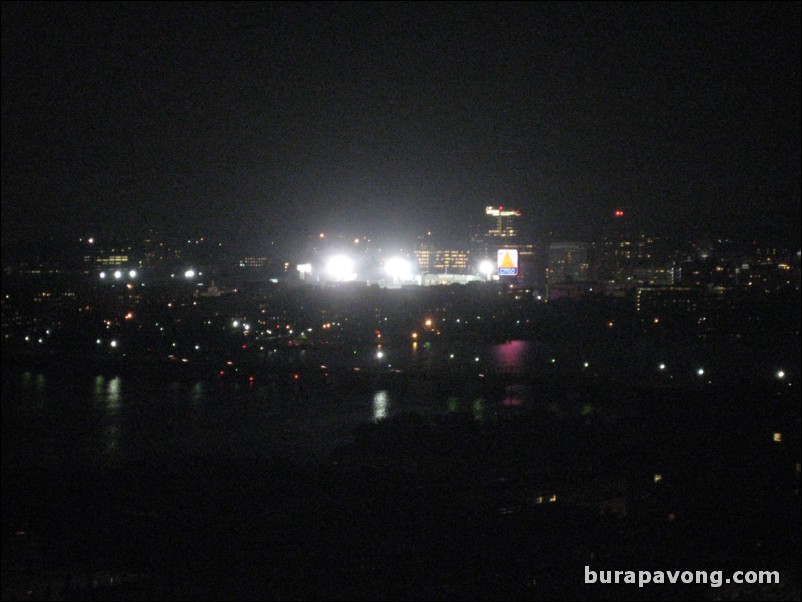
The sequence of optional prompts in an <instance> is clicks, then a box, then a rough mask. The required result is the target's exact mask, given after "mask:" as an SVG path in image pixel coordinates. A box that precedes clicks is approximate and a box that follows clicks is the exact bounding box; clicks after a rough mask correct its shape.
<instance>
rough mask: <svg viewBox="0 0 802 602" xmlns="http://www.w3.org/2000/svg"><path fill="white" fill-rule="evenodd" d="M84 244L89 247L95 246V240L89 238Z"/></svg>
mask: <svg viewBox="0 0 802 602" xmlns="http://www.w3.org/2000/svg"><path fill="white" fill-rule="evenodd" d="M86 242H88V243H89V244H90V245H93V244H95V239H94V238H91V237H90V238H89V239H87V241H86Z"/></svg>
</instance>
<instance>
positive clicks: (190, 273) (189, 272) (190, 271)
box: [184, 268, 195, 280]
mask: <svg viewBox="0 0 802 602" xmlns="http://www.w3.org/2000/svg"><path fill="white" fill-rule="evenodd" d="M194 277H195V270H193V269H192V268H190V269H188V270H187V271H186V272H184V278H186V279H187V280H192V279H193V278H194Z"/></svg>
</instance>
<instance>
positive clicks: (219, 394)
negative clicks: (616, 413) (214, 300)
mask: <svg viewBox="0 0 802 602" xmlns="http://www.w3.org/2000/svg"><path fill="white" fill-rule="evenodd" d="M404 347H405V350H406V353H407V354H408V357H407V358H403V357H400V358H399V365H400V366H403V368H404V371H405V372H406V371H407V369H408V368H410V367H414V366H415V363H416V362H417V365H418V366H419V367H420V368H421V371H420V372H417V373H410V374H409V375H408V376H405V377H404V380H403V381H400V382H402V384H401V385H398V386H396V385H392V386H389V387H388V386H387V385H379V386H381V388H379V386H376V388H375V389H374V390H372V391H368V392H367V393H368V395H369V397H368V398H367V399H368V400H369V403H367V404H366V403H365V399H366V398H365V393H366V391H364V390H362V391H360V392H357V391H350V390H343V389H338V390H332V389H329V388H326V387H321V388H314V387H312V388H309V389H307V388H304V387H301V388H296V389H294V390H287V389H285V388H283V387H281V386H279V385H277V384H276V383H275V382H265V381H260V379H259V378H257V379H256V381H255V382H254V383H250V384H224V383H218V382H213V381H212V382H209V381H194V382H181V381H176V380H172V379H170V380H159V379H141V378H134V377H127V376H125V377H120V376H104V375H101V374H98V375H94V376H89V377H86V376H84V377H81V376H74V375H71V374H57V373H52V374H51V373H48V374H47V375H45V374H41V373H36V372H19V373H18V374H17V376H16V377H15V378H14V382H15V383H16V384H15V385H14V386H13V387H12V389H13V390H12V391H11V397H10V399H12V400H14V403H13V404H10V407H11V408H12V411H9V412H6V411H5V410H4V415H3V419H4V423H6V424H8V425H10V428H8V429H5V430H4V434H5V433H7V432H10V433H11V436H12V441H11V442H10V444H9V445H10V447H11V449H12V450H13V454H12V456H13V460H12V461H13V462H17V463H22V464H23V465H27V464H26V463H30V464H33V465H37V464H40V465H56V466H59V465H88V466H90V467H91V466H98V467H104V466H105V467H107V466H115V465H119V464H120V463H124V462H127V461H132V460H134V461H138V460H140V459H143V460H146V461H151V460H152V461H156V462H158V461H164V462H170V461H172V460H176V459H180V458H186V457H195V456H224V457H233V458H239V457H253V456H256V457H265V458H269V457H273V456H288V457H293V458H295V459H297V460H299V461H305V460H306V459H307V458H311V457H313V456H316V455H318V454H319V453H322V452H325V451H326V450H328V449H331V448H332V447H335V446H338V445H343V444H347V443H348V442H350V441H352V440H353V434H354V429H355V428H356V426H358V425H359V424H362V423H366V422H376V421H380V420H385V419H388V418H392V417H393V416H394V415H398V414H404V413H408V412H414V413H420V414H424V415H442V414H446V413H449V412H455V413H466V414H468V415H471V416H473V418H474V419H476V420H486V419H489V418H492V417H494V416H495V415H496V414H497V413H498V412H500V411H505V409H507V408H509V409H516V408H518V407H519V406H520V407H526V406H528V405H529V404H530V403H531V400H532V398H533V392H532V390H531V387H530V386H529V385H526V386H524V385H519V386H508V387H507V388H506V389H500V390H498V392H497V393H493V392H488V391H485V390H483V389H482V387H481V385H480V381H472V382H473V383H474V384H471V383H470V382H468V381H470V379H463V378H462V376H461V375H462V374H465V372H460V370H464V369H465V368H461V367H458V366H457V364H458V362H462V365H464V366H467V365H470V366H471V369H472V367H473V364H472V363H471V362H473V359H474V357H475V355H477V354H481V355H482V357H486V358H487V362H488V364H489V366H488V367H490V368H491V369H494V368H495V369H499V368H498V366H503V367H504V368H507V369H510V370H526V369H527V361H528V358H529V357H530V356H531V354H532V348H531V347H530V346H528V345H527V344H521V343H520V342H511V343H506V344H504V345H499V346H495V347H487V348H485V349H484V350H481V349H480V350H477V349H476V348H471V349H467V348H456V347H452V348H437V347H435V346H431V347H426V346H424V345H420V347H418V345H414V344H407V345H405V346H404ZM416 347H417V349H416ZM396 352H397V353H398V354H399V356H402V355H403V353H404V351H403V350H402V349H398V350H397V351H396ZM452 353H453V354H454V355H455V357H454V358H450V354H452ZM326 359H330V358H326ZM311 361H314V362H320V358H319V357H313V358H312V360H311ZM330 363H333V362H327V364H330ZM482 369H484V368H482ZM440 370H443V373H442V374H444V375H445V376H447V377H448V378H445V379H441V378H439V376H438V375H439V374H440V372H439V371H440ZM449 375H450V376H449ZM4 387H5V385H4ZM5 390H6V389H5V388H4V391H5ZM488 395H489V396H488ZM4 463H5V459H4Z"/></svg>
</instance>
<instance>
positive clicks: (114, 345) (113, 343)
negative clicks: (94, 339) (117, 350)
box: [109, 341, 117, 347]
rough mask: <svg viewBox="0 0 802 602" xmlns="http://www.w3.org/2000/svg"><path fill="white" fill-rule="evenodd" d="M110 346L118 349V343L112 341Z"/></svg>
mask: <svg viewBox="0 0 802 602" xmlns="http://www.w3.org/2000/svg"><path fill="white" fill-rule="evenodd" d="M109 345H111V346H112V347H116V346H117V341H112V342H111V343H109Z"/></svg>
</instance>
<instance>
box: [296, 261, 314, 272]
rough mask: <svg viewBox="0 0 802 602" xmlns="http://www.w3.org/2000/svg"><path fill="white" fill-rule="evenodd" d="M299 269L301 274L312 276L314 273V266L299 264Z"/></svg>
mask: <svg viewBox="0 0 802 602" xmlns="http://www.w3.org/2000/svg"><path fill="white" fill-rule="evenodd" d="M297 269H298V271H299V272H300V273H301V274H310V273H311V272H312V264H311V263H299V264H298V267H297Z"/></svg>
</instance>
